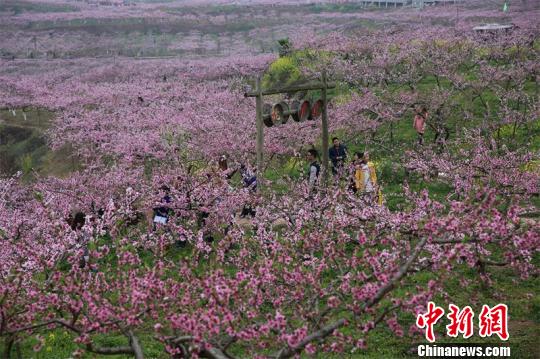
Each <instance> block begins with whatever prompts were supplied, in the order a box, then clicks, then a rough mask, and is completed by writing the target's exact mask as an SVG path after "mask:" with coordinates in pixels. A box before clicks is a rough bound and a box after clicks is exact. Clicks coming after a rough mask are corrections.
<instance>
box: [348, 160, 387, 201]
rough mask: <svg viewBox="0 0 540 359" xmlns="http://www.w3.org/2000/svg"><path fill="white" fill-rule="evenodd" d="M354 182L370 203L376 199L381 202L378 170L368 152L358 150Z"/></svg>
mask: <svg viewBox="0 0 540 359" xmlns="http://www.w3.org/2000/svg"><path fill="white" fill-rule="evenodd" d="M354 166H355V172H354V183H355V189H356V192H357V193H360V194H361V195H362V196H363V197H364V198H365V200H366V202H368V203H372V202H374V201H376V202H377V203H379V204H381V202H382V201H381V200H382V196H381V193H380V189H379V186H378V185H377V171H376V170H375V165H374V164H373V162H371V161H369V153H368V152H365V153H363V152H356V153H355V155H354Z"/></svg>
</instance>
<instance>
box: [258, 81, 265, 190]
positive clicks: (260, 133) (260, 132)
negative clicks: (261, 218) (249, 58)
mask: <svg viewBox="0 0 540 359" xmlns="http://www.w3.org/2000/svg"><path fill="white" fill-rule="evenodd" d="M256 91H257V97H256V113H257V191H260V190H261V187H262V185H263V149H264V146H263V143H264V132H263V116H262V115H263V113H262V105H263V97H262V88H261V78H260V77H258V78H257V89H256Z"/></svg>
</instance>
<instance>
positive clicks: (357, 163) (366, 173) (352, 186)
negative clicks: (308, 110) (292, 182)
mask: <svg viewBox="0 0 540 359" xmlns="http://www.w3.org/2000/svg"><path fill="white" fill-rule="evenodd" d="M332 144H333V146H332V147H331V148H330V149H329V150H328V157H329V158H330V162H331V163H332V167H331V168H332V174H333V176H334V180H335V181H336V182H337V183H339V182H340V180H341V179H342V178H343V177H344V175H345V174H346V172H349V176H348V177H349V190H350V191H351V192H353V193H356V194H358V195H360V196H361V197H362V199H364V201H365V202H366V203H378V204H381V203H382V194H381V190H380V186H379V185H378V183H377V172H376V170H375V165H374V164H373V162H371V161H370V160H369V153H368V152H356V153H355V154H354V157H353V160H352V162H351V165H350V166H349V167H348V169H349V171H347V166H345V164H346V162H347V157H348V154H347V148H346V147H345V145H343V144H342V143H341V142H340V140H339V138H337V137H334V138H333V139H332ZM318 157H319V154H318V152H317V150H315V149H310V150H309V151H308V155H307V160H308V162H309V176H308V182H309V185H310V188H311V190H312V191H316V188H317V186H318V181H319V173H320V171H321V167H320V165H319V162H318V161H317V158H318Z"/></svg>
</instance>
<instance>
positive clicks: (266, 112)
mask: <svg viewBox="0 0 540 359" xmlns="http://www.w3.org/2000/svg"><path fill="white" fill-rule="evenodd" d="M271 112H272V105H270V104H269V103H265V104H264V105H263V122H264V124H265V125H266V127H272V126H273V125H274V122H272V118H271V117H270V113H271Z"/></svg>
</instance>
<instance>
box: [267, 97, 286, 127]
mask: <svg viewBox="0 0 540 359" xmlns="http://www.w3.org/2000/svg"><path fill="white" fill-rule="evenodd" d="M270 117H271V118H272V123H273V124H274V125H282V124H284V123H287V120H288V119H289V105H287V103H286V102H283V101H282V102H278V103H276V104H274V106H272V112H271V113H270Z"/></svg>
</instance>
